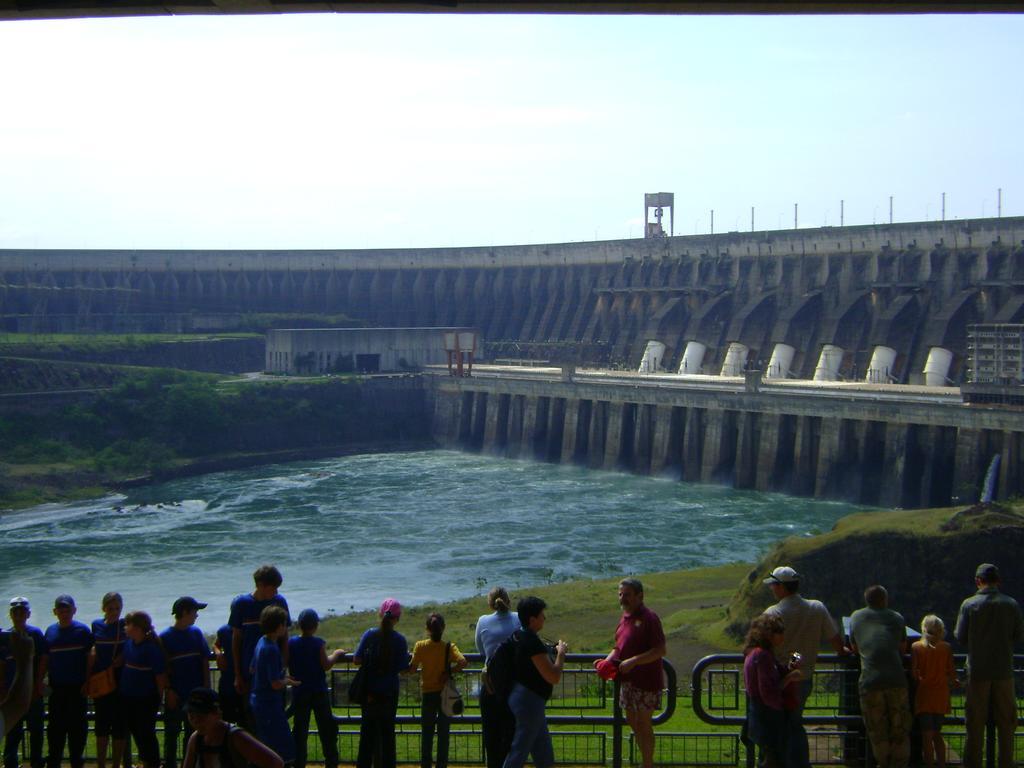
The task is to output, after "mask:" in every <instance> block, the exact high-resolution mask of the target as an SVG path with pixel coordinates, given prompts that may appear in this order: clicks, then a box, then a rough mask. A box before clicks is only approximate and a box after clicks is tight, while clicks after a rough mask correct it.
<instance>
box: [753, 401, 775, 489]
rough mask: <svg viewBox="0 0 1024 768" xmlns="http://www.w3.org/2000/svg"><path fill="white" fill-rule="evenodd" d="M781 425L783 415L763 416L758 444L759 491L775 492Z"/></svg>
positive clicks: (757, 476) (755, 484) (757, 485)
mask: <svg viewBox="0 0 1024 768" xmlns="http://www.w3.org/2000/svg"><path fill="white" fill-rule="evenodd" d="M781 425H782V416H781V415H779V414H777V413H762V414H761V435H760V439H759V440H758V443H757V470H756V478H755V480H754V488H756V489H757V490H759V491H773V490H775V482H776V477H777V473H776V467H777V462H778V457H779V432H780V427H781Z"/></svg>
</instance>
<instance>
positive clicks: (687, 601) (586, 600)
mask: <svg viewBox="0 0 1024 768" xmlns="http://www.w3.org/2000/svg"><path fill="white" fill-rule="evenodd" d="M750 568H751V566H750V565H749V564H746V563H732V564H729V565H720V566H709V567H706V568H694V569H688V570H680V571H666V572H663V573H651V574H640V575H639V576H638V578H640V579H641V581H642V582H643V584H644V592H645V601H646V603H647V605H648V606H649V607H650V608H651V609H652V610H654V611H655V612H657V613H658V615H659V616H660V617H661V619H662V624H663V626H664V629H665V634H666V637H667V638H668V656H669V660H670V661H671V662H673V664H674V665H675V666H676V667H677V669H684V668H685V669H688V668H689V666H692V661H693V660H695V658H694V656H695V654H696V655H697V657H699V656H701V655H704V653H705V652H712V651H717V650H735V649H736V645H735V643H732V642H730V641H728V639H726V638H725V637H724V636H722V635H719V634H718V633H717V632H716V631H710V632H709V631H707V630H708V627H709V626H712V625H713V624H714V623H715V622H717V621H719V620H720V619H721V618H723V617H724V611H725V606H726V604H727V603H728V601H729V599H730V598H731V597H732V596H733V594H735V592H736V589H737V587H738V585H739V582H740V581H741V579H742V578H743V577H744V576H745V575H746V574H747V573H748V572H749V571H750ZM625 575H626V574H623V576H625ZM620 578H622V577H621V576H617V577H614V578H609V579H595V580H581V581H570V582H565V583H561V584H546V585H543V586H537V587H531V588H528V589H518V590H514V592H513V594H512V600H513V603H515V601H516V600H517V599H518V598H520V597H524V596H526V595H528V594H532V595H537V596H538V597H541V598H543V599H544V600H545V601H546V602H547V604H548V609H547V616H548V621H547V625H546V626H545V628H544V634H545V635H546V636H547V637H550V638H552V639H554V638H563V639H565V641H566V642H567V643H568V644H569V649H570V652H574V653H606V652H607V651H608V650H610V649H611V647H612V643H613V641H614V634H615V627H616V625H617V624H618V621H619V616H620V615H621V609H620V608H619V605H618V597H617V585H618V581H619V579H620ZM381 597H382V598H383V597H385V596H384V595H381ZM303 607H304V606H294V609H295V610H296V612H297V611H298V610H301V609H302V608H303ZM435 611H436V612H438V613H440V614H442V615H443V616H444V617H445V622H446V623H447V632H446V635H445V637H446V638H447V639H449V640H451V641H452V642H454V643H455V644H456V645H458V646H459V648H461V649H463V650H465V651H472V650H474V642H473V638H474V633H475V629H476V620H477V618H478V617H479V616H481V615H482V614H485V613H489V609H488V607H487V600H486V598H485V597H484V596H483V595H479V596H476V597H471V598H466V599H463V600H455V601H452V602H448V603H429V604H426V605H420V606H413V607H409V608H407V609H406V610H405V611H404V612H403V614H402V619H401V622H400V624H399V630H400V631H401V632H402V633H403V634H405V636H406V638H408V640H409V641H410V643H412V642H414V641H415V640H419V639H421V638H423V637H425V636H426V635H425V629H424V623H425V621H426V617H427V616H428V615H429V614H430V613H432V612H435ZM376 623H377V618H376V613H375V612H372V611H361V612H353V613H347V614H343V615H339V616H330V617H327V618H325V620H324V622H323V623H322V624H321V625H320V631H319V633H318V634H319V635H320V636H321V637H323V638H324V639H325V640H326V641H327V644H328V645H329V646H330V647H332V648H333V647H343V648H346V649H350V650H351V649H352V648H354V647H355V644H356V642H358V640H359V637H360V636H361V635H362V633H363V632H364V631H365V630H366V629H368V628H369V627H371V626H375V625H376Z"/></svg>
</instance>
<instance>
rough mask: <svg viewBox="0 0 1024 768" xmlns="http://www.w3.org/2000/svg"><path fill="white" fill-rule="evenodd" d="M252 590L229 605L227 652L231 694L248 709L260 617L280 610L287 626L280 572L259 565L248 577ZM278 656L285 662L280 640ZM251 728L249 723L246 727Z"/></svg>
mask: <svg viewBox="0 0 1024 768" xmlns="http://www.w3.org/2000/svg"><path fill="white" fill-rule="evenodd" d="M252 579H253V582H254V584H255V588H254V589H253V591H252V594H244V595H239V596H238V597H236V598H235V599H234V600H232V601H231V615H230V617H229V618H228V624H230V625H231V630H232V636H231V652H232V657H233V661H234V663H235V690H236V691H238V695H239V696H241V698H242V704H243V706H245V707H248V706H249V690H250V688H251V679H250V673H249V670H250V668H251V667H252V655H253V652H254V651H255V650H256V643H258V642H259V640H260V637H262V635H263V631H262V630H261V629H260V615H261V614H262V613H263V609H264V608H267V607H268V606H271V605H276V606H279V607H281V608H283V609H284V612H285V616H286V617H287V618H286V624H287V626H291V623H292V622H291V617H290V616H289V614H288V601H287V600H285V599H284V595H280V594H278V590H279V589H280V588H281V584H282V583H283V581H284V580H283V579H282V578H281V572H280V571H279V570H277V568H275V567H274V566H272V565H261V566H260V567H259V568H257V569H256V571H255V572H254V573H253V575H252ZM280 644H281V656H282V658H283V659H284V660H285V661H287V658H288V657H287V653H288V644H287V642H286V639H285V638H284V637H282V638H281V641H280ZM250 725H252V723H250Z"/></svg>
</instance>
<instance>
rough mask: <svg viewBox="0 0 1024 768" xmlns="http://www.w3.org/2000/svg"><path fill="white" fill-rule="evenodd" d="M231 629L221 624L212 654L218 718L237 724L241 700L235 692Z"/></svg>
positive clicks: (240, 711)
mask: <svg viewBox="0 0 1024 768" xmlns="http://www.w3.org/2000/svg"><path fill="white" fill-rule="evenodd" d="M231 641H232V629H231V625H230V624H222V625H221V627H220V629H218V630H217V636H216V638H215V639H214V641H213V653H214V655H215V656H216V658H217V671H218V672H219V673H220V674H219V675H218V676H217V698H218V700H219V709H220V716H221V717H222V718H223V719H224V721H225V722H227V723H239V722H241V720H242V698H241V697H240V696H239V695H238V691H236V690H235V659H234V653H233V652H232V650H231Z"/></svg>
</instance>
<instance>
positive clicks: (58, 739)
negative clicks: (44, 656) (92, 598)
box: [45, 595, 93, 768]
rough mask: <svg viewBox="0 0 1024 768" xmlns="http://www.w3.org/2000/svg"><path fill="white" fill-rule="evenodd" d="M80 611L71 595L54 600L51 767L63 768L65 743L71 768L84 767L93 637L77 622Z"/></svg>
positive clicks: (50, 645) (50, 636) (50, 632)
mask: <svg viewBox="0 0 1024 768" xmlns="http://www.w3.org/2000/svg"><path fill="white" fill-rule="evenodd" d="M77 610H78V609H77V607H76V606H75V600H74V598H72V597H71V595H58V597H57V599H56V600H54V601H53V615H54V616H56V617H57V623H56V624H51V625H50V626H49V627H47V628H46V635H45V637H46V645H47V648H48V649H49V661H48V664H47V670H48V674H49V678H50V701H49V707H48V709H49V717H50V720H49V724H48V727H47V731H46V738H47V741H48V742H49V745H50V754H49V756H48V758H47V765H48V766H49V768H60V763H61V760H62V759H63V757H64V744H65V743H67V746H68V758H69V759H70V761H71V768H82V766H83V765H85V759H84V757H83V753H84V752H85V739H86V736H87V735H88V732H89V723H88V720H87V719H86V698H85V682H86V679H87V676H88V668H89V652H90V651H91V650H92V645H93V636H92V632H91V631H90V630H89V628H88V627H87V626H85V624H83V623H82V622H80V621H75V612H76V611H77Z"/></svg>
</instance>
